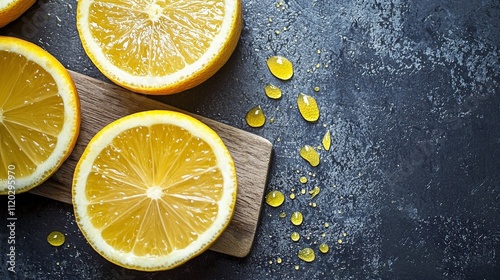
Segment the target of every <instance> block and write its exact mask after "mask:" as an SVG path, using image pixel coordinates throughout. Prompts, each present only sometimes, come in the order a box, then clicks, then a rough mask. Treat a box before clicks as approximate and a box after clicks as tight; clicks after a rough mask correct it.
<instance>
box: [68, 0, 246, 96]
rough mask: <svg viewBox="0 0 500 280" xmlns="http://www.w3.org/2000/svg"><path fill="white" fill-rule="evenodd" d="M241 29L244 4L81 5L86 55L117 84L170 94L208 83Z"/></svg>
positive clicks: (93, 0)
mask: <svg viewBox="0 0 500 280" xmlns="http://www.w3.org/2000/svg"><path fill="white" fill-rule="evenodd" d="M241 26H242V15H241V0H208V1H206V0H177V1H165V0H148V1H139V0H113V1H110V0H80V1H78V8H77V27H78V32H79V35H80V39H81V41H82V44H83V48H84V49H85V51H86V53H87V55H88V56H89V57H90V59H91V60H92V61H93V62H94V64H95V65H96V67H97V68H98V69H99V70H100V71H101V72H102V73H103V74H104V75H105V76H106V77H108V78H109V79H110V80H112V81H113V82H115V83H117V84H119V85H121V86H123V87H125V88H128V89H130V90H132V91H136V92H140V93H145V94H172V93H176V92H180V91H183V90H186V89H189V88H192V87H194V86H196V85H198V84H200V83H202V82H203V81H205V80H207V79H208V78H210V77H211V76H212V75H213V74H214V73H215V72H216V71H217V70H219V69H220V68H221V67H222V66H223V65H224V64H225V63H226V61H227V60H228V59H229V57H230V55H231V53H232V52H233V51H234V49H235V48H236V45H237V44H238V40H239V35H240V32H241Z"/></svg>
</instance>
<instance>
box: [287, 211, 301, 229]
mask: <svg viewBox="0 0 500 280" xmlns="http://www.w3.org/2000/svg"><path fill="white" fill-rule="evenodd" d="M303 220H304V217H303V216H302V213H300V212H299V211H296V212H293V214H292V217H291V218H290V221H291V222H292V224H294V225H296V226H299V225H301V224H302V221H303Z"/></svg>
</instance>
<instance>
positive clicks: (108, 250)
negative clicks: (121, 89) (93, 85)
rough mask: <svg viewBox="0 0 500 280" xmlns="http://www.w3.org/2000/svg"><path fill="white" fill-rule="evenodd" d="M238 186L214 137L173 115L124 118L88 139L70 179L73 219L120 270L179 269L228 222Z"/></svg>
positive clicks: (186, 118)
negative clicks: (73, 210) (71, 179)
mask: <svg viewBox="0 0 500 280" xmlns="http://www.w3.org/2000/svg"><path fill="white" fill-rule="evenodd" d="M236 194H237V181H236V172H235V167H234V162H233V159H232V157H231V155H230V153H229V151H228V150H227V148H226V146H225V145H224V143H223V142H222V140H221V139H220V138H219V136H218V135H217V134H216V133H215V132H214V131H213V130H212V129H210V128H209V127H208V126H206V125H205V124H203V123H201V122H200V121H198V120H196V119H194V118H192V117H190V116H188V115H185V114H182V113H177V112H172V111H147V112H141V113H136V114H133V115H129V116H127V117H124V118H122V119H119V120H117V121H115V122H113V123H111V124H110V125H108V126H106V127H105V128H104V129H102V130H101V131H100V132H99V133H97V134H96V135H95V136H94V138H93V139H92V140H91V141H90V142H89V144H88V146H87V148H86V149H85V151H84V153H83V155H82V157H81V159H80V161H79V162H78V164H77V166H76V169H75V175H74V181H73V205H74V208H75V216H76V221H77V223H78V225H79V227H80V229H81V230H82V232H83V234H84V236H85V237H86V238H87V240H88V242H89V243H90V244H91V245H92V247H93V248H94V249H95V250H96V251H97V252H98V253H99V254H101V255H102V256H103V257H105V258H106V259H108V260H109V261H111V262H113V263H115V264H118V265H120V266H123V267H126V268H130V269H136V270H145V271H154V270H165V269H170V268H173V267H176V266H178V265H180V264H182V263H184V262H186V261H188V260H189V259H191V258H193V257H194V256H196V255H198V254H200V253H201V252H203V251H205V250H206V249H208V247H209V246H210V245H211V244H212V243H213V242H214V241H215V240H216V239H217V237H218V236H219V235H220V234H221V233H222V232H223V230H224V229H225V228H226V226H227V225H228V224H229V221H230V220H231V217H232V214H233V210H234V205H235V202H236Z"/></svg>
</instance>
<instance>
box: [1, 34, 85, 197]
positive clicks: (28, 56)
mask: <svg viewBox="0 0 500 280" xmlns="http://www.w3.org/2000/svg"><path fill="white" fill-rule="evenodd" d="M79 129H80V105H79V99H78V95H77V91H76V88H75V85H74V83H73V80H72V79H71V76H70V75H69V73H68V71H67V70H66V69H65V68H64V66H62V64H61V63H59V61H57V60H56V59H55V58H54V57H53V56H52V55H50V54H49V53H47V52H46V51H44V50H43V49H42V48H40V47H38V46H36V45H34V44H32V43H30V42H27V41H24V40H21V39H16V38H12V37H3V36H0V139H1V141H0V193H2V194H5V193H7V192H9V191H10V192H12V191H15V192H18V193H19V192H24V191H27V190H29V189H31V188H33V187H35V186H37V185H39V184H41V183H42V182H43V181H45V180H46V179H47V178H49V176H50V175H51V174H53V173H54V172H55V171H56V170H57V168H58V167H59V166H60V165H61V164H62V163H63V161H64V160H65V159H66V158H67V157H68V156H69V154H70V153H71V151H72V150H73V147H74V145H75V142H76V139H77V137H78V132H79Z"/></svg>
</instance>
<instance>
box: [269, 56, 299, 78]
mask: <svg viewBox="0 0 500 280" xmlns="http://www.w3.org/2000/svg"><path fill="white" fill-rule="evenodd" d="M267 67H268V68H269V71H271V74H273V75H274V76H275V77H276V78H278V79H281V80H289V79H290V78H291V77H292V76H293V64H292V62H290V60H288V59H286V58H285V57H282V56H278V55H276V56H271V57H270V58H269V59H268V60H267Z"/></svg>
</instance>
